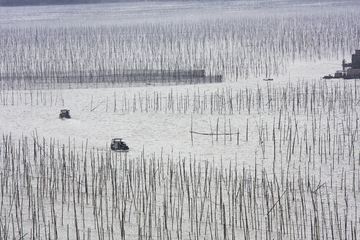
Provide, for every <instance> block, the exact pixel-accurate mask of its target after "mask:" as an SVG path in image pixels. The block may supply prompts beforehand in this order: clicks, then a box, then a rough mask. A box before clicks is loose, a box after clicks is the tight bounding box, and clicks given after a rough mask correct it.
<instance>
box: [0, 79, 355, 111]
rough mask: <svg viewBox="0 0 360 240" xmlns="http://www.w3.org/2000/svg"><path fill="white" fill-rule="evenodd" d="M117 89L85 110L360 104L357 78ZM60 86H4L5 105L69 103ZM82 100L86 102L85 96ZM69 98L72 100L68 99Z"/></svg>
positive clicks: (344, 107) (1, 99)
mask: <svg viewBox="0 0 360 240" xmlns="http://www.w3.org/2000/svg"><path fill="white" fill-rule="evenodd" d="M166 91H167V92H164V90H163V91H158V90H156V89H153V90H146V91H145V92H144V90H143V89H141V90H139V91H136V88H135V90H134V89H132V91H129V90H124V89H121V88H120V89H117V90H114V91H113V92H111V91H106V93H107V96H104V94H102V95H101V97H99V96H95V98H94V96H93V95H91V96H88V99H86V100H85V101H86V102H84V98H82V99H79V102H80V103H82V104H83V106H84V107H83V109H82V110H87V111H106V112H121V113H130V112H165V113H185V114H186V113H194V114H203V113H210V114H244V113H245V114H258V113H260V114H263V113H272V112H281V111H282V112H286V111H290V112H293V113H294V114H296V115H303V114H305V115H307V116H310V115H314V114H315V115H319V114H322V115H331V114H332V115H334V114H336V113H337V112H340V113H341V114H347V113H349V114H352V113H354V112H355V111H354V110H355V109H356V108H357V107H358V105H359V102H358V95H359V84H358V83H357V80H356V79H355V80H350V81H342V82H326V81H312V82H306V81H297V82H295V83H288V84H286V85H285V86H276V85H274V84H267V85H266V86H259V85H258V86H257V87H245V88H236V87H226V88H217V89H210V90H203V91H202V90H200V88H197V89H192V90H189V89H188V90H185V91H184V90H179V89H173V88H169V89H166ZM65 101H66V97H65V96H64V93H63V91H61V90H41V89H40V90H5V89H3V90H2V91H0V104H2V105H14V106H18V105H29V106H64V104H65ZM81 101H82V102H81ZM66 104H69V103H66Z"/></svg>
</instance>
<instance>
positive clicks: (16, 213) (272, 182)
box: [0, 135, 360, 239]
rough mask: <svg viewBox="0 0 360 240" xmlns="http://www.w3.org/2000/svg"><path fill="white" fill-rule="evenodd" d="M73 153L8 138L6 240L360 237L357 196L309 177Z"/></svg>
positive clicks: (0, 172) (70, 147)
mask: <svg viewBox="0 0 360 240" xmlns="http://www.w3.org/2000/svg"><path fill="white" fill-rule="evenodd" d="M282 141H283V140H282ZM284 142H288V143H289V144H291V143H292V139H288V140H286V141H284ZM76 149H78V148H76V146H75V144H74V143H72V142H71V140H70V139H69V142H68V143H67V144H63V143H59V142H57V141H56V140H54V139H50V140H48V141H47V140H45V139H40V138H39V137H38V136H36V135H33V136H31V137H30V138H29V137H26V136H24V137H23V138H22V139H20V140H14V139H12V136H11V135H3V139H2V145H1V159H2V161H1V167H0V178H1V182H2V184H1V196H0V215H1V220H0V229H1V231H0V237H1V238H2V239H9V238H17V239H23V238H28V239H33V238H35V239H45V238H46V239H47V238H49V239H62V238H66V237H67V238H68V239H93V238H98V239H119V238H120V239H128V238H135V237H137V238H146V239H152V238H154V239H184V238H189V239H190V238H191V239H192V238H195V239H198V238H203V237H211V238H212V239H239V238H243V239H273V238H280V239H283V238H287V239H310V238H315V239H321V238H325V239H357V237H358V234H359V233H358V231H359V227H360V226H359V219H358V217H359V216H358V209H357V197H358V194H359V190H355V191H354V192H353V194H351V192H349V191H347V190H346V187H347V184H346V183H345V184H344V187H342V188H332V187H330V186H329V185H328V184H326V183H322V182H321V180H322V179H317V178H315V177H313V176H311V174H310V173H309V171H306V169H305V172H303V170H302V169H299V170H298V172H296V173H293V172H292V171H289V167H288V165H289V164H284V167H283V169H281V174H277V173H276V172H275V171H274V172H268V171H266V170H265V169H259V168H258V167H255V169H251V170H249V169H246V168H245V167H244V166H241V165H240V164H235V165H230V166H227V167H224V166H223V165H220V166H219V165H218V166H217V167H216V164H215V163H214V162H211V161H210V162H209V161H198V160H196V159H195V158H193V157H191V156H189V157H183V156H180V155H179V157H175V158H174V157H173V156H170V155H168V156H163V155H162V154H161V155H160V156H155V155H153V156H151V157H145V153H144V152H143V153H142V154H141V156H139V157H138V158H135V159H128V158H127V156H126V154H118V153H111V152H108V151H99V150H96V149H88V146H87V144H83V146H81V150H80V151H79V152H77V151H76ZM255 161H257V159H255ZM274 161H275V160H274ZM289 162H290V160H288V161H287V163H289ZM255 166H257V165H255ZM319 177H320V178H321V174H320V176H319ZM344 181H345V182H346V177H345V180H344ZM65 236H66V237H65Z"/></svg>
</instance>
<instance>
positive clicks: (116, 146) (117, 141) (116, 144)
mask: <svg viewBox="0 0 360 240" xmlns="http://www.w3.org/2000/svg"><path fill="white" fill-rule="evenodd" d="M110 148H111V150H113V151H117V152H125V151H129V147H128V146H127V145H126V143H125V142H124V141H123V140H122V138H113V139H112V140H111V146H110Z"/></svg>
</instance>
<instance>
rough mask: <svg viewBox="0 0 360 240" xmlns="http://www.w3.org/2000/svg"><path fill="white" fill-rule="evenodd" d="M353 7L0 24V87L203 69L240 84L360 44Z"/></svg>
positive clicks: (108, 81)
mask: <svg viewBox="0 0 360 240" xmlns="http://www.w3.org/2000/svg"><path fill="white" fill-rule="evenodd" d="M358 22H359V15H358V14H357V13H356V12H354V11H346V12H345V11H339V12H338V13H333V12H331V13H326V12H317V13H316V14H315V13H314V14H311V13H309V14H293V15H285V16H283V15H279V16H252V17H246V16H243V17H238V18H234V19H217V20H203V21H198V22H188V23H157V24H154V23H153V24H134V25H126V26H95V27H63V28H62V27H54V28H52V27H34V28H31V27H29V28H16V27H9V28H0V60H1V61H0V80H1V82H2V88H4V87H5V88H14V87H16V88H19V87H22V88H30V87H34V85H35V84H43V85H46V86H47V87H51V88H56V87H58V86H59V84H60V85H62V86H69V83H77V84H80V85H81V84H93V83H99V82H100V83H104V82H105V83H106V84H108V85H111V84H114V83H117V82H118V81H122V80H121V78H120V77H119V76H121V75H122V74H123V73H124V71H129V70H131V69H134V70H164V71H165V70H170V71H174V70H192V69H204V70H205V72H206V75H223V76H224V77H225V79H228V80H231V81H234V80H235V81H236V80H238V79H246V78H248V77H251V76H255V77H259V76H266V77H270V76H274V75H277V74H281V73H283V72H284V71H286V69H287V67H288V65H289V63H290V62H292V61H295V60H298V59H302V60H311V61H315V60H321V59H324V58H331V57H337V58H339V57H344V55H345V54H349V53H351V52H353V51H354V48H355V47H356V46H358V45H359V38H360V37H359V30H358V28H357V23H358Z"/></svg>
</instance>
